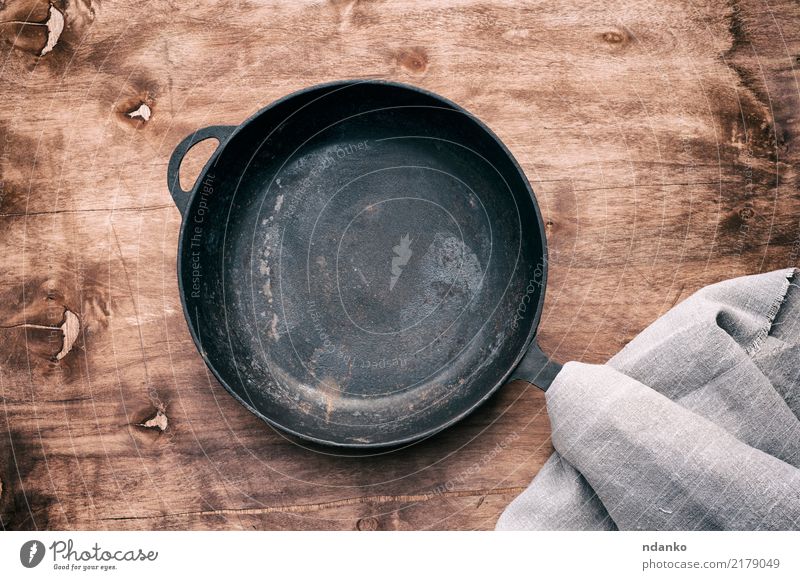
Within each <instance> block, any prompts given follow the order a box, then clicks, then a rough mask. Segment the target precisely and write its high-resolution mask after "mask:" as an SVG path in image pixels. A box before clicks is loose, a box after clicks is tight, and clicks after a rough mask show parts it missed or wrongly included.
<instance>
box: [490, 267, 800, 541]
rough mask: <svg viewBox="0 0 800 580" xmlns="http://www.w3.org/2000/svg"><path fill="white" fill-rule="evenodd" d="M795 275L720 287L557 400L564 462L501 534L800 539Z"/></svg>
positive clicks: (798, 293) (537, 484) (511, 514)
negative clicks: (780, 533)
mask: <svg viewBox="0 0 800 580" xmlns="http://www.w3.org/2000/svg"><path fill="white" fill-rule="evenodd" d="M795 274H796V271H795V270H794V269H788V270H779V271H775V272H770V273H767V274H759V275H755V276H746V277H743V278H736V279H733V280H728V281H725V282H721V283H719V284H714V285H712V286H708V287H706V288H704V289H702V290H700V291H698V292H697V293H695V294H694V295H693V296H691V297H690V298H688V299H687V300H685V301H684V302H682V303H681V304H679V305H677V306H676V307H674V308H673V309H672V310H670V311H669V312H668V313H667V314H665V315H664V316H662V317H661V318H660V319H658V320H657V321H656V322H654V323H653V324H652V325H651V326H649V327H648V328H647V329H645V330H644V331H643V332H642V333H641V334H640V335H639V336H637V337H636V338H635V339H634V340H633V341H631V342H630V343H629V344H628V345H627V346H626V347H625V348H624V349H623V350H622V351H620V352H619V353H618V354H617V355H616V356H614V357H613V358H612V359H611V360H610V361H608V363H607V364H605V365H588V364H582V363H575V362H571V363H567V364H566V365H564V368H563V369H562V371H561V372H560V373H559V375H558V376H557V377H556V379H555V381H554V382H553V384H552V385H551V386H550V389H549V390H548V391H547V410H548V414H549V416H550V422H551V425H552V440H553V446H554V448H555V452H554V453H553V455H552V456H551V457H550V458H549V459H548V461H547V462H546V463H545V465H544V466H543V467H542V469H541V470H540V471H539V473H538V474H537V475H536V477H535V479H534V480H533V482H532V483H531V485H530V486H529V487H528V488H527V489H526V490H525V491H524V492H523V493H522V495H520V496H519V497H518V498H517V499H515V500H514V501H513V502H512V503H511V505H509V506H508V508H507V509H506V510H505V512H504V513H503V514H502V515H501V517H500V519H499V521H498V523H497V529H498V530H512V529H533V530H558V529H560V530H615V529H624V530H721V529H724V530H796V529H800V286H798V283H797V280H796V278H795Z"/></svg>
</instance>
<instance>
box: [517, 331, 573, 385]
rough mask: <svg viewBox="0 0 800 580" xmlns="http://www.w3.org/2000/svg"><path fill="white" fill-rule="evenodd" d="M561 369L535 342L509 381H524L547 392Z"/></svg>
mask: <svg viewBox="0 0 800 580" xmlns="http://www.w3.org/2000/svg"><path fill="white" fill-rule="evenodd" d="M561 368H562V367H561V365H560V364H558V363H557V362H556V361H554V360H552V359H551V358H550V357H548V356H547V355H546V354H544V353H543V352H542V349H541V348H539V345H538V344H537V343H536V341H535V340H534V341H533V343H531V346H530V347H529V348H528V352H526V353H525V356H524V357H522V361H520V363H519V366H517V368H516V369H515V370H514V372H513V373H512V374H511V378H510V379H509V381H516V380H522V381H525V382H528V383H530V384H532V385H534V386H536V387H538V388H540V389H541V390H543V391H547V389H549V388H550V385H551V384H552V383H553V380H555V378H556V375H557V374H558V373H559V371H561Z"/></svg>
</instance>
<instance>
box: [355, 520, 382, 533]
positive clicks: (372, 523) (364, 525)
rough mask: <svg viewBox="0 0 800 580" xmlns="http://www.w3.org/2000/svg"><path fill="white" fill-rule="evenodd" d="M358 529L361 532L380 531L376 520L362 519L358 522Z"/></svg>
mask: <svg viewBox="0 0 800 580" xmlns="http://www.w3.org/2000/svg"><path fill="white" fill-rule="evenodd" d="M356 529H357V530H359V531H361V532H374V531H375V530H377V529H378V520H377V519H376V518H361V519H360V520H358V521H357V522H356Z"/></svg>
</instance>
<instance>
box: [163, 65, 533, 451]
mask: <svg viewBox="0 0 800 580" xmlns="http://www.w3.org/2000/svg"><path fill="white" fill-rule="evenodd" d="M360 84H373V85H382V86H388V87H392V88H397V89H402V90H407V91H411V92H415V93H418V94H421V95H424V96H427V97H429V98H431V99H434V100H436V101H439V102H441V103H443V104H444V105H446V106H448V107H450V108H452V109H453V110H454V111H455V112H458V113H460V114H463V115H464V116H466V117H468V118H469V119H471V120H472V122H474V123H475V124H476V125H477V126H478V127H479V128H480V129H481V130H482V131H483V132H484V133H485V134H486V135H487V136H488V137H490V138H491V139H492V140H493V141H494V143H495V144H496V145H498V146H499V147H500V150H501V151H502V153H503V154H504V155H505V156H506V158H507V159H508V160H509V161H510V162H511V164H512V166H513V168H514V170H515V171H516V172H517V174H518V175H519V176H520V178H521V179H522V183H523V185H524V187H525V189H526V191H527V192H528V197H529V198H530V201H531V203H532V204H533V209H534V213H535V215H536V226H537V227H538V234H539V239H540V243H541V248H542V276H541V284H540V285H539V288H540V292H539V300H538V303H537V305H536V311H535V314H534V316H533V317H532V319H531V325H530V329H529V330H528V334H527V336H526V337H525V341H524V343H523V345H522V347H521V348H520V349H519V352H517V354H516V355H515V356H514V359H513V362H512V363H511V364H510V365H509V367H508V368H507V370H506V371H505V372H504V373H503V374H502V375H500V376H499V378H498V379H497V380H495V381H494V385H493V386H492V387H491V388H490V389H487V391H486V393H484V395H483V396H482V397H481V398H480V399H478V400H477V401H476V402H475V403H473V404H472V405H471V406H469V407H468V408H466V409H464V410H462V411H459V413H458V414H457V415H455V416H454V417H451V418H450V419H448V420H447V421H445V422H443V423H441V424H439V425H436V426H434V427H431V428H429V429H426V430H424V431H422V432H420V433H418V434H415V435H411V436H407V437H400V438H397V439H394V440H391V441H381V442H368V443H364V442H343V441H336V440H330V439H323V438H320V437H316V436H313V435H309V434H306V433H302V432H299V431H296V430H294V429H292V428H290V427H285V426H284V425H281V424H280V423H279V422H278V421H276V420H275V419H273V418H271V417H267V416H266V415H265V414H264V413H263V412H261V411H259V410H258V409H256V408H255V407H253V405H251V404H250V403H248V402H247V401H245V400H244V399H243V398H242V397H241V396H240V395H239V394H238V393H237V392H236V391H234V390H233V389H232V388H231V386H230V385H228V382H227V380H225V379H224V378H223V377H222V375H221V373H220V372H219V371H218V370H217V368H216V367H215V365H214V364H213V362H212V361H211V359H210V357H209V356H208V354H207V352H206V351H205V349H204V348H203V345H202V341H201V340H200V337H199V335H198V333H197V332H196V329H195V323H194V322H193V318H192V314H191V313H190V312H189V307H188V304H187V299H186V289H185V287H184V284H183V269H182V256H183V252H184V241H185V239H186V228H187V227H188V225H187V224H188V223H189V221H190V220H187V219H186V217H187V215H189V213H190V212H191V208H192V205H193V203H194V201H195V198H196V197H197V192H198V191H199V188H200V185H201V184H202V182H203V180H204V179H205V178H206V176H207V175H208V173H209V170H210V169H211V168H212V167H214V166H215V165H216V163H217V161H218V160H219V159H220V157H221V156H222V154H223V153H224V151H225V148H226V146H227V145H228V144H229V143H230V142H231V140H232V139H233V138H234V137H236V135H238V134H239V133H240V132H241V131H242V130H243V129H244V128H245V127H246V126H248V125H249V124H250V123H251V122H253V121H255V120H256V119H257V118H259V117H260V116H261V115H263V114H265V113H267V112H268V111H270V110H272V109H274V108H276V107H277V106H279V105H281V104H283V103H286V102H288V101H290V100H292V99H295V98H297V97H300V96H303V95H306V94H308V93H311V92H315V91H319V90H322V89H336V88H341V89H344V88H347V87H350V86H355V85H360ZM232 127H233V130H232V131H231V133H230V134H229V135H228V136H227V137H226V138H225V139H224V141H222V140H220V141H219V145H218V146H217V148H216V149H215V150H214V152H213V153H212V154H211V156H210V157H209V159H208V161H206V163H205V165H204V166H203V169H202V170H201V171H200V173H199V174H198V176H197V178H196V180H195V182H194V184H193V185H192V188H191V189H190V190H189V192H188V193H187V195H186V206H185V208H186V209H185V211H184V212H181V225H180V228H179V232H178V247H177V252H176V263H177V264H176V265H177V278H178V291H179V294H180V299H181V307H182V310H183V314H184V318H185V320H186V323H187V324H186V325H187V326H188V328H189V333H190V335H191V337H192V341H193V342H194V345H195V348H196V349H197V351H198V353H199V354H200V356H201V358H202V359H203V362H204V363H205V365H206V367H207V368H208V369H209V370H210V371H211V373H212V374H213V375H214V377H215V378H216V379H217V381H218V382H219V383H220V384H221V385H222V387H223V388H224V389H225V390H226V391H227V392H228V393H229V394H230V395H231V396H233V398H234V399H235V400H236V401H237V402H238V403H240V404H241V405H242V406H243V407H245V408H246V409H247V410H248V411H250V412H251V413H253V414H254V415H255V416H256V417H258V418H259V419H261V420H262V421H264V422H265V423H267V424H268V425H270V426H271V427H273V428H275V429H278V430H279V431H280V432H283V433H287V434H290V435H292V436H294V437H298V438H300V439H302V440H305V441H310V442H313V443H317V444H320V445H325V446H329V447H338V448H346V449H381V448H390V447H398V446H400V445H405V444H410V443H418V442H420V441H423V440H425V439H427V438H429V437H431V436H432V435H435V434H436V433H439V432H441V431H443V430H445V429H447V428H448V427H451V426H452V425H454V424H455V423H457V422H459V421H461V420H462V419H464V418H465V417H467V416H468V415H470V414H472V413H473V412H474V411H475V410H476V409H477V408H478V407H480V406H481V405H483V404H484V403H485V402H486V401H487V400H488V399H489V398H490V397H491V396H492V395H494V394H495V393H496V392H497V391H498V390H499V389H500V387H502V386H503V385H504V384H506V383H507V382H508V380H509V378H510V377H511V375H512V374H513V372H514V370H515V369H516V368H517V367H518V366H519V364H520V363H521V362H522V359H523V358H524V357H525V355H526V354H527V353H528V350H529V349H530V347H531V344H532V343H533V341H534V339H535V337H536V334H537V330H538V327H539V322H540V320H541V315H542V308H543V306H544V297H545V292H546V289H547V274H548V266H549V260H548V248H547V236H546V235H545V230H544V221H543V220H542V213H541V209H540V208H539V204H538V202H537V200H536V195H535V193H534V191H533V188H532V187H531V185H530V182H529V180H528V178H527V176H526V175H525V172H524V171H523V170H522V167H521V166H520V164H519V162H518V161H517V159H516V158H515V157H514V155H513V154H512V153H511V151H510V150H509V149H508V147H507V146H506V145H505V143H503V141H502V140H501V139H500V138H499V137H498V136H497V135H496V134H495V133H494V131H492V130H491V129H490V128H489V127H488V125H486V123H484V122H483V121H482V120H481V119H480V118H478V117H477V116H476V115H474V114H473V113H471V112H470V111H468V110H467V109H465V108H464V107H462V106H461V105H459V104H457V103H455V102H453V101H451V100H450V99H448V98H446V97H443V96H441V95H439V94H437V93H434V92H432V91H429V90H427V89H423V88H421V87H417V86H415V85H410V84H407V83H402V82H398V81H392V80H387V79H380V78H365V79H343V80H336V81H329V82H325V83H319V84H315V85H312V86H308V87H305V88H302V89H299V90H297V91H294V92H292V93H289V94H287V95H285V96H283V97H281V98H279V99H277V100H275V101H273V102H271V103H269V104H268V105H266V106H264V107H262V108H261V109H259V110H258V111H256V112H255V113H253V114H252V115H250V116H249V117H247V118H246V119H245V120H244V121H242V122H241V123H240V124H238V125H236V126H232ZM197 130H199V128H198V129H196V130H195V131H197ZM179 211H180V210H179ZM528 230H530V228H528ZM523 235H525V234H523ZM532 235H535V234H533V232H530V231H528V234H527V236H526V237H528V236H532Z"/></svg>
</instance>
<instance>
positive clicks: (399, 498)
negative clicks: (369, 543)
mask: <svg viewBox="0 0 800 580" xmlns="http://www.w3.org/2000/svg"><path fill="white" fill-rule="evenodd" d="M523 491H525V487H498V488H495V489H464V490H453V491H442V492H439V493H433V492H431V493H420V494H409V495H367V496H361V497H352V498H347V499H339V500H332V501H325V502H317V503H305V504H292V505H283V506H270V507H263V508H227V509H216V510H202V511H196V512H176V513H172V514H156V515H151V516H119V517H110V518H100V519H101V520H103V521H120V520H152V519H163V518H177V517H187V516H225V515H237V516H242V515H263V514H272V513H308V512H316V511H322V510H326V509H333V508H339V507H347V506H351V505H363V504H372V503H374V504H387V503H419V502H425V501H430V500H432V499H435V498H437V497H448V498H459V497H481V498H484V499H485V498H486V497H487V496H490V495H511V494H513V495H519V494H520V493H522V492H523ZM481 503H482V502H481ZM479 505H480V504H479Z"/></svg>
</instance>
